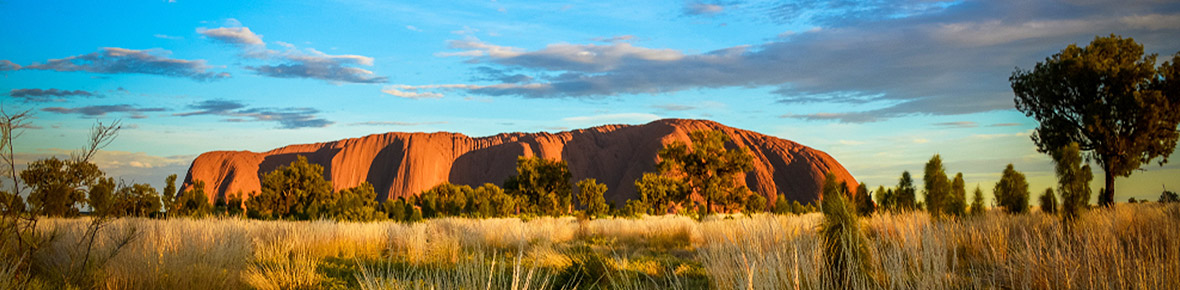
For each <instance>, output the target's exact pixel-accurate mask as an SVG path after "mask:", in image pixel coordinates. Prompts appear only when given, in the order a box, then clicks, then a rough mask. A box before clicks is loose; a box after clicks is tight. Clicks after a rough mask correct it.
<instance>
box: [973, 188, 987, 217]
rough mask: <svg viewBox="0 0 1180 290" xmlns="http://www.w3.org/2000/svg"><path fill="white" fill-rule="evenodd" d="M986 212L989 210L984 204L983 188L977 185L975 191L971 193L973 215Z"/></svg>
mask: <svg viewBox="0 0 1180 290" xmlns="http://www.w3.org/2000/svg"><path fill="white" fill-rule="evenodd" d="M984 212H987V208H986V207H985V206H984V205H983V190H982V189H979V186H978V185H976V186H975V193H973V194H971V215H974V216H978V215H983V213H984Z"/></svg>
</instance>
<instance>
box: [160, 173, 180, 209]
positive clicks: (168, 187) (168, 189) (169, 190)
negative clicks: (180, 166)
mask: <svg viewBox="0 0 1180 290" xmlns="http://www.w3.org/2000/svg"><path fill="white" fill-rule="evenodd" d="M161 202H162V203H163V204H164V210H165V211H167V212H169V213H171V212H174V211H176V210H177V208H176V205H177V203H176V174H172V175H168V177H167V178H164V193H163V196H162V198H161Z"/></svg>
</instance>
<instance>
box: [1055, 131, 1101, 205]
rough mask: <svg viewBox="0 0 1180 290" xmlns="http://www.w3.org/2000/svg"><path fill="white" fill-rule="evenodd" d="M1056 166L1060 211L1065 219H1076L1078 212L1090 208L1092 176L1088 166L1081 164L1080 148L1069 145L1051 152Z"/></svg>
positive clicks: (1074, 144)
mask: <svg viewBox="0 0 1180 290" xmlns="http://www.w3.org/2000/svg"><path fill="white" fill-rule="evenodd" d="M1053 162H1054V164H1056V166H1054V167H1055V171H1056V173H1057V182H1058V187H1057V189H1058V191H1059V192H1061V210H1062V216H1063V217H1064V218H1065V219H1069V220H1072V219H1074V218H1077V216H1078V212H1079V211H1081V210H1082V209H1085V208H1086V207H1089V206H1090V180H1093V179H1094V174H1093V173H1092V172H1091V171H1090V165H1089V164H1084V163H1083V162H1082V153H1081V147H1080V146H1079V145H1078V143H1076V142H1075V143H1070V144H1069V145H1065V146H1062V147H1061V148H1058V149H1057V150H1056V151H1054V152H1053Z"/></svg>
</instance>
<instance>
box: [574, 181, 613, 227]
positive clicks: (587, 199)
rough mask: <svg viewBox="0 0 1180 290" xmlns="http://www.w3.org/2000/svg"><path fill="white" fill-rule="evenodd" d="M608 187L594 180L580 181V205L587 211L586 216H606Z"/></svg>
mask: <svg viewBox="0 0 1180 290" xmlns="http://www.w3.org/2000/svg"><path fill="white" fill-rule="evenodd" d="M605 193H606V185H605V184H602V183H598V181H597V180H595V179H593V178H587V179H582V181H578V203H580V204H582V207H584V208H585V209H586V214H587V215H589V216H592V217H595V216H602V215H605V214H606V210H607V206H606V197H605V196H604V194H605Z"/></svg>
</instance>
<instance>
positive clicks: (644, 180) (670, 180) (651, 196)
mask: <svg viewBox="0 0 1180 290" xmlns="http://www.w3.org/2000/svg"><path fill="white" fill-rule="evenodd" d="M635 191H636V193H638V194H639V200H641V201H643V203H644V204H647V205H648V206H649V207H650V210H651V212H649V213H650V214H655V215H662V214H667V213H668V211H669V210H670V209H671V208H672V206H673V205H674V204H677V203H680V202H682V201H685V200H687V199H688V196H689V191H688V185H687V184H685V183H684V180H683V179H680V178H675V177H671V176H667V175H664V174H659V173H652V172H647V173H644V174H643V177H640V178H639V180H636V181H635Z"/></svg>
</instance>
